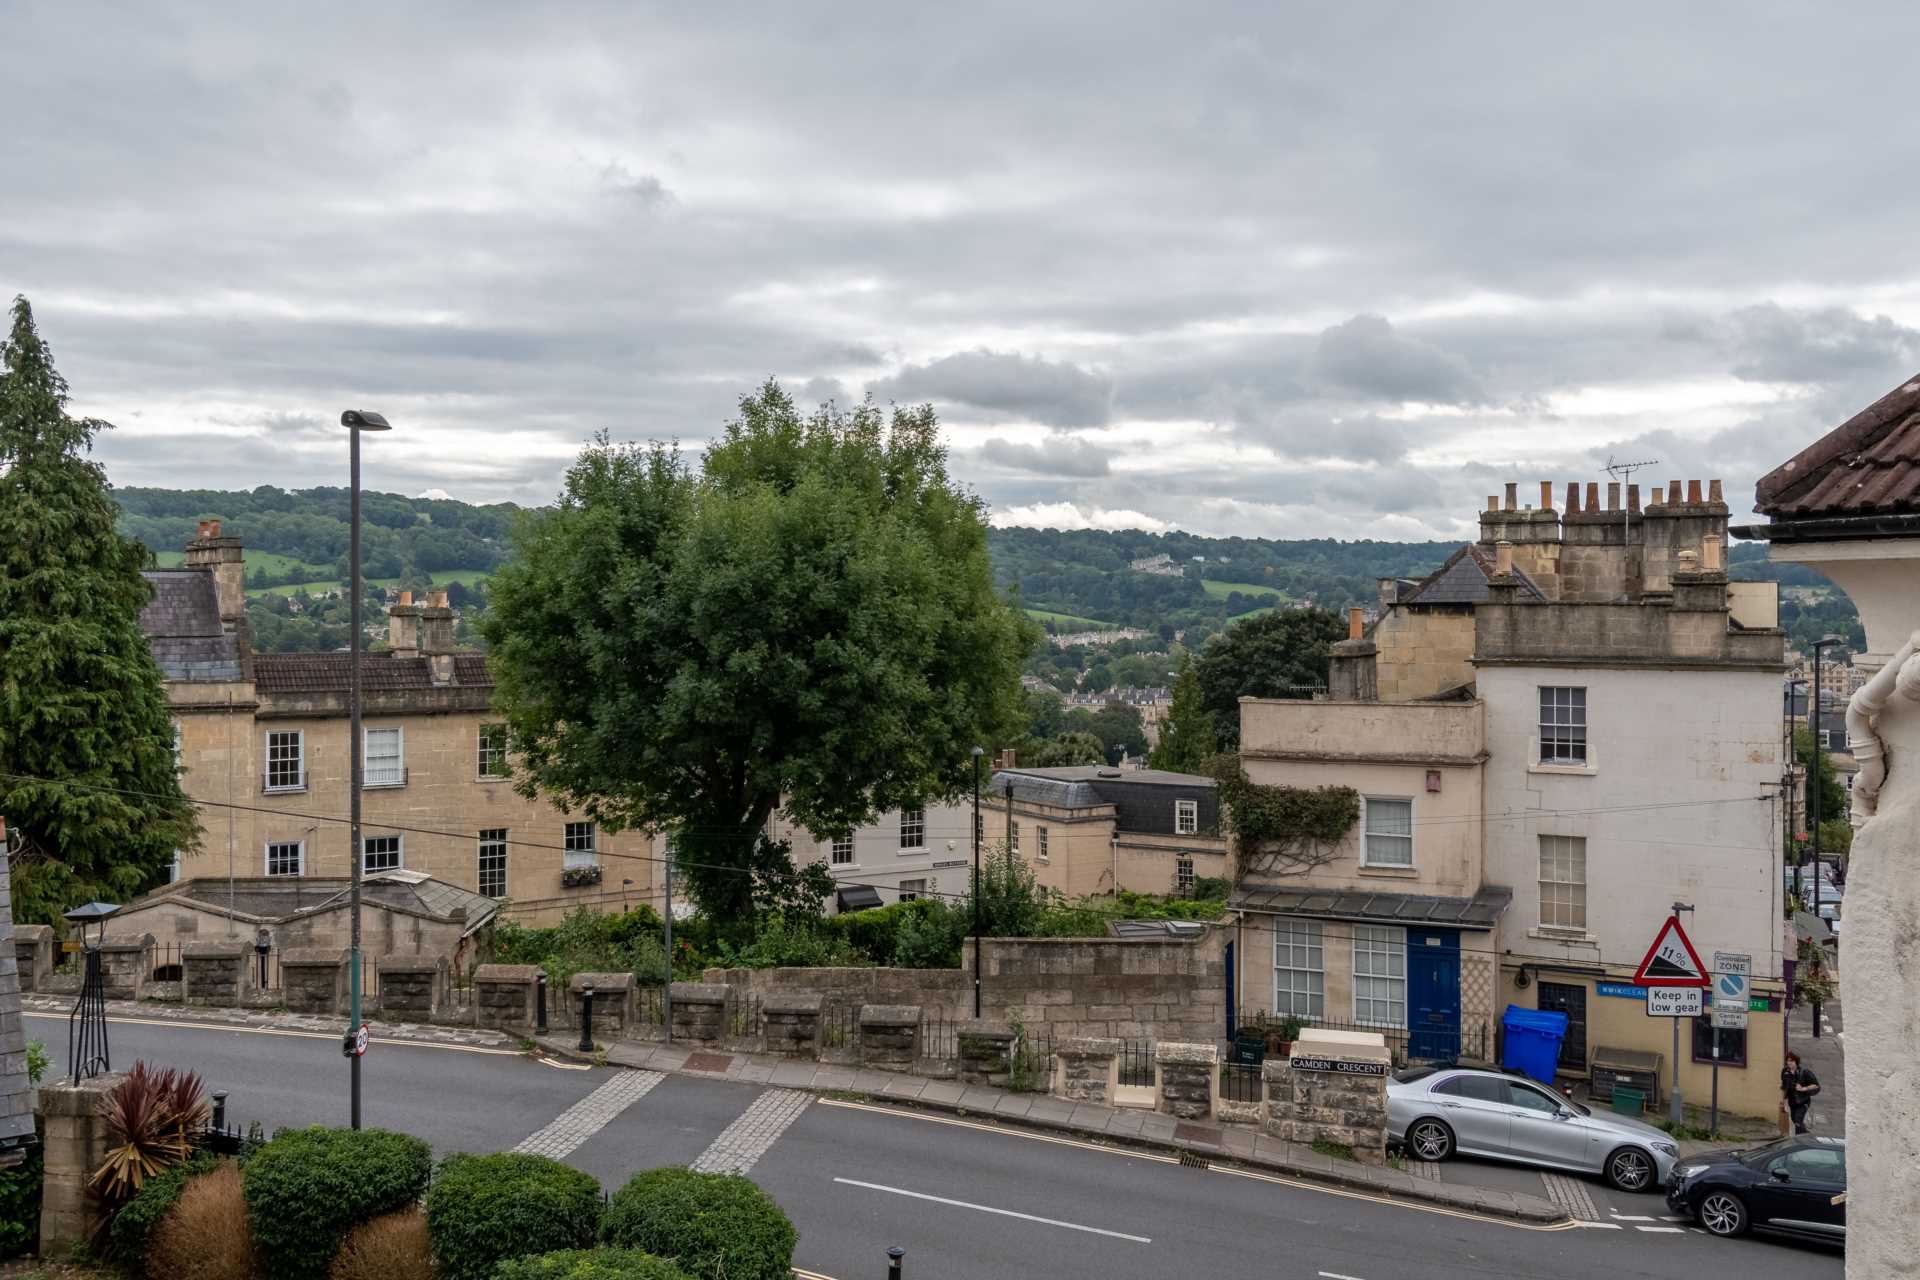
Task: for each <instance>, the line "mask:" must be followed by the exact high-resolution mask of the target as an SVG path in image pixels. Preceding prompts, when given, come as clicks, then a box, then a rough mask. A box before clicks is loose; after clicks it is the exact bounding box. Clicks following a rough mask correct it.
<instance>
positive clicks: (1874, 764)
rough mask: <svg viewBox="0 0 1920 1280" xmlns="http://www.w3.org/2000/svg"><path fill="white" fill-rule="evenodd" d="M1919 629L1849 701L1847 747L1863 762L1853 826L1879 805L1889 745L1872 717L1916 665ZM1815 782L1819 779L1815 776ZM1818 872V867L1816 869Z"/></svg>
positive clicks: (1917, 680) (1911, 681)
mask: <svg viewBox="0 0 1920 1280" xmlns="http://www.w3.org/2000/svg"><path fill="white" fill-rule="evenodd" d="M1916 648H1920V631H1916V632H1914V633H1913V634H1912V635H1911V636H1909V637H1908V638H1907V642H1906V643H1905V644H1904V645H1902V646H1900V651H1899V652H1898V653H1896V654H1894V655H1893V657H1892V658H1891V659H1889V660H1888V662H1887V665H1886V666H1884V667H1881V668H1880V669H1879V670H1878V671H1876V672H1874V673H1873V679H1871V680H1869V681H1867V682H1866V683H1865V684H1863V685H1861V686H1860V688H1859V690H1858V691H1857V692H1856V693H1855V694H1854V695H1853V697H1851V698H1849V699H1848V700H1847V747H1848V749H1849V750H1851V751H1852V752H1853V758H1854V759H1855V760H1858V761H1859V762H1860V773H1859V776H1858V777H1856V778H1855V779H1854V780H1853V817H1854V825H1855V826H1858V825H1860V823H1861V821H1863V820H1865V819H1867V818H1871V817H1872V816H1873V815H1874V811H1875V809H1876V808H1877V807H1878V802H1879V799H1880V788H1881V787H1882V786H1883V785H1885V783H1886V780H1887V744H1886V743H1884V742H1882V741H1881V740H1880V735H1879V734H1877V733H1875V732H1874V729H1873V718H1874V717H1875V716H1877V715H1879V714H1880V709H1881V708H1882V707H1884V706H1886V705H1887V699H1889V698H1891V697H1892V696H1893V694H1894V692H1895V689H1896V687H1897V686H1898V685H1899V683H1900V681H1901V678H1902V676H1903V674H1904V672H1905V669H1906V668H1907V667H1908V666H1913V665H1914V663H1913V661H1912V660H1913V657H1914V652H1915V649H1916ZM1906 680H1907V683H1908V685H1909V686H1912V685H1920V669H1916V671H1915V672H1914V674H1913V675H1912V676H1908V677H1906ZM1815 782H1816V784H1817V783H1818V779H1817V778H1816V779H1815ZM1816 871H1817V868H1816Z"/></svg>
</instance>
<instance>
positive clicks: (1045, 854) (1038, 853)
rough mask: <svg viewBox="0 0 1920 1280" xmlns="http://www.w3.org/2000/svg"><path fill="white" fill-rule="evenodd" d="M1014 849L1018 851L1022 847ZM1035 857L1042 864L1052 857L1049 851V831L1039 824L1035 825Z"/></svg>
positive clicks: (1016, 846)
mask: <svg viewBox="0 0 1920 1280" xmlns="http://www.w3.org/2000/svg"><path fill="white" fill-rule="evenodd" d="M1014 847H1015V848H1016V849H1017V848H1019V847H1020V846H1018V845H1015V846H1014ZM1033 856H1034V858H1035V859H1037V860H1038V861H1040V862H1046V861H1049V860H1050V858H1051V857H1052V854H1051V853H1050V851H1049V850H1048V849H1047V829H1046V827H1044V826H1042V825H1041V824H1040V823H1037V822H1036V823H1034V824H1033Z"/></svg>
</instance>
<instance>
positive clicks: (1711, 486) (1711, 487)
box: [1707, 480, 1727, 502]
mask: <svg viewBox="0 0 1920 1280" xmlns="http://www.w3.org/2000/svg"><path fill="white" fill-rule="evenodd" d="M1726 500H1727V499H1726V495H1725V494H1723V493H1722V492H1721V491H1720V482H1719V481H1718V480H1709V481H1707V501H1708V502H1725V501H1726Z"/></svg>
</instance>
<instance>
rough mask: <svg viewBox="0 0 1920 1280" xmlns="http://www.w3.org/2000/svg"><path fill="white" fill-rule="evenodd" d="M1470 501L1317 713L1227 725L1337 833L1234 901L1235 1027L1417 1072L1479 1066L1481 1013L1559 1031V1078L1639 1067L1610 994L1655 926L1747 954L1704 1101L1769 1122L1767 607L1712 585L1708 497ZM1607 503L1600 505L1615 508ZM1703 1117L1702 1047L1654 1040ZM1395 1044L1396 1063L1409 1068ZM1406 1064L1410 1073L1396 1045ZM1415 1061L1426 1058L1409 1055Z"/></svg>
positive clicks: (1772, 887) (1778, 760)
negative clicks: (1256, 1022) (1751, 1001)
mask: <svg viewBox="0 0 1920 1280" xmlns="http://www.w3.org/2000/svg"><path fill="white" fill-rule="evenodd" d="M1580 488H1581V487H1580V486H1578V485H1570V486H1568V488H1567V491H1566V498H1565V501H1564V503H1562V504H1560V505H1558V506H1556V505H1555V503H1554V497H1555V495H1554V494H1553V492H1552V487H1551V486H1550V485H1542V486H1541V502H1540V506H1539V507H1537V508H1533V507H1522V506H1520V504H1519V502H1518V494H1517V486H1516V485H1508V486H1507V491H1506V495H1505V499H1504V501H1503V500H1501V499H1500V498H1497V497H1496V498H1491V499H1489V500H1488V506H1487V510H1486V511H1485V512H1484V513H1483V514H1482V516H1481V520H1480V523H1481V532H1480V537H1479V539H1478V541H1477V542H1476V543H1475V544H1473V545H1471V546H1469V547H1465V548H1462V549H1461V550H1460V551H1459V552H1457V553H1456V554H1455V555H1454V556H1453V557H1451V558H1450V559H1449V560H1448V561H1447V562H1446V564H1444V565H1443V566H1442V567H1441V568H1440V569H1439V570H1437V571H1436V572H1435V573H1433V574H1431V575H1429V576H1428V577H1427V578H1425V579H1422V580H1421V581H1419V582H1413V583H1402V582H1392V583H1386V584H1383V585H1382V593H1381V604H1380V616H1379V618H1378V620H1377V621H1376V622H1375V623H1374V624H1373V626H1372V627H1371V628H1370V629H1368V628H1365V627H1364V626H1363V625H1361V619H1360V618H1359V617H1355V618H1353V619H1352V627H1351V631H1350V637H1349V639H1348V640H1346V641H1344V642H1342V643H1340V644H1338V645H1335V646H1334V648H1333V651H1332V654H1331V661H1330V674H1329V690H1330V695H1329V697H1328V698H1327V699H1325V700H1323V701H1316V702H1292V703H1287V702H1267V701H1259V700H1247V701H1245V702H1243V704H1242V716H1241V725H1242V728H1241V740H1242V753H1243V761H1244V763H1245V766H1246V769H1247V772H1248V774H1249V776H1250V777H1251V778H1252V779H1253V780H1254V781H1256V782H1262V783H1287V784H1292V785H1326V784H1343V785H1348V786H1352V787H1353V788H1355V789H1356V790H1357V791H1359V792H1360V794H1361V797H1362V801H1361V817H1360V820H1359V822H1358V823H1357V824H1356V825H1355V828H1354V830H1353V832H1352V833H1351V834H1350V835H1349V836H1348V838H1347V839H1346V840H1345V841H1343V842H1342V843H1340V844H1339V845H1338V846H1337V847H1336V848H1333V849H1331V850H1326V851H1322V853H1323V855H1324V856H1322V857H1321V858H1320V859H1319V860H1317V861H1314V862H1313V863H1312V865H1310V866H1305V867H1302V866H1300V865H1294V866H1290V867H1278V868H1271V869H1269V872H1268V873H1267V874H1256V875H1253V876H1250V877H1249V878H1248V879H1246V880H1243V881H1242V882H1241V883H1240V884H1239V885H1238V886H1237V887H1236V895H1235V899H1234V901H1235V903H1236V905H1238V906H1240V907H1241V908H1242V910H1243V912H1245V913H1246V914H1245V920H1246V922H1247V924H1246V926H1244V930H1245V932H1244V934H1243V939H1242V945H1241V948H1240V954H1239V958H1238V966H1237V967H1238V971H1239V976H1240V984H1241V1007H1242V1008H1245V1009H1252V1008H1261V1009H1267V1010H1277V1011H1278V1012H1281V1013H1293V1014H1297V1015H1301V1016H1305V1017H1309V1018H1312V1019H1319V1020H1324V1021H1329V1022H1351V1023H1357V1024H1362V1025H1367V1026H1372V1027H1384V1028H1385V1029H1387V1030H1388V1031H1389V1032H1390V1033H1393V1032H1398V1033H1404V1035H1401V1036H1390V1038H1394V1039H1396V1041H1397V1042H1398V1043H1400V1044H1401V1045H1402V1047H1403V1049H1405V1050H1409V1051H1411V1052H1412V1053H1413V1054H1414V1056H1428V1055H1435V1051H1437V1050H1441V1049H1444V1048H1445V1047H1446V1045H1447V1044H1448V1043H1449V1042H1450V1041H1454V1040H1455V1038H1456V1037H1457V1041H1458V1045H1459V1052H1460V1053H1461V1055H1462V1056H1469V1057H1470V1056H1475V1054H1476V1052H1478V1053H1491V1052H1492V1051H1493V1048H1494V1044H1493V1038H1494V1035H1493V1031H1492V1029H1491V1027H1490V1026H1489V1025H1488V1024H1489V1022H1490V1021H1491V1020H1493V1019H1496V1018H1497V1016H1498V1012H1499V1011H1500V1010H1501V1009H1503V1008H1504V1007H1505V1006H1506V1005H1507V1004H1509V1003H1514V1004H1520V1005H1523V1006H1529V1007H1538V1008H1550V1009H1559V1010H1561V1011H1564V1012H1565V1013H1567V1015H1568V1018H1569V1022H1570V1031H1569V1035H1568V1037H1567V1039H1566V1041H1565V1043H1564V1045H1563V1050H1562V1055H1561V1061H1560V1068H1561V1071H1562V1072H1563V1074H1564V1075H1566V1076H1567V1077H1569V1078H1572V1079H1580V1078H1583V1077H1585V1076H1586V1075H1587V1074H1588V1072H1589V1068H1590V1067H1591V1066H1592V1063H1593V1061H1594V1058H1595V1056H1596V1055H1597V1054H1598V1053H1600V1052H1601V1051H1602V1050H1605V1049H1630V1050H1641V1051H1648V1052H1654V1053H1657V1054H1659V1055H1660V1056H1661V1057H1662V1059H1663V1060H1664V1061H1665V1070H1664V1071H1663V1086H1662V1088H1663V1096H1664V1090H1665V1088H1666V1085H1667V1082H1669V1081H1670V1080H1671V1079H1672V1074H1673V1062H1672V1058H1673V1056H1674V1055H1673V1041H1672V1030H1673V1028H1672V1027H1671V1025H1670V1024H1669V1023H1668V1022H1667V1021H1666V1020H1656V1019H1651V1018H1648V1017H1647V1016H1646V1015H1645V1010H1644V1001H1645V991H1644V989H1642V988H1639V987H1636V986H1634V985H1633V984H1632V982H1631V977H1632V975H1633V973H1634V971H1635V969H1636V968H1637V966H1638V963H1639V961H1640V960H1641V958H1642V956H1643V955H1644V954H1645V952H1646V950H1647V948H1648V946H1649V945H1650V944H1651V942H1652V940H1653V938H1654V935H1655V933H1656V932H1657V931H1658V929H1659V927H1660V924H1661V922H1662V921H1663V920H1664V919H1665V918H1666V916H1667V915H1668V913H1669V911H1670V909H1671V907H1672V904H1673V903H1675V902H1684V903H1686V904H1688V905H1690V906H1691V907H1692V908H1693V914H1692V915H1690V916H1688V917H1687V918H1686V919H1685V924H1686V926H1687V928H1688V930H1689V932H1690V933H1691V934H1692V936H1693V938H1694V939H1695V941H1696V942H1697V943H1698V945H1699V946H1700V947H1701V948H1702V949H1703V950H1705V951H1709V952H1710V951H1712V950H1716V949H1717V950H1724V951H1731V952H1742V953H1746V954H1749V955H1751V956H1752V958H1753V973H1754V975H1755V981H1754V992H1755V996H1756V1001H1755V1003H1756V1004H1757V1005H1758V1006H1759V1007H1758V1008H1756V1009H1755V1010H1754V1011H1753V1012H1752V1013H1751V1014H1750V1026H1749V1029H1748V1030H1747V1031H1746V1032H1745V1033H1740V1032H1733V1031H1728V1032H1725V1033H1723V1039H1722V1057H1721V1072H1720V1093H1721V1100H1722V1103H1723V1105H1727V1106H1730V1107H1732V1108H1733V1109H1735V1110H1739V1111H1744V1112H1747V1113H1750V1114H1768V1113H1770V1112H1771V1110H1772V1108H1773V1106H1774V1103H1775V1101H1776V1097H1777V1090H1778V1082H1777V1079H1776V1072H1777V1069H1778V1066H1779V1057H1780V1049H1779V1046H1780V1043H1781V1037H1780V1020H1781V1017H1782V1013H1781V1011H1780V998H1781V995H1782V993H1783V991H1784V987H1783V985H1782V977H1783V972H1784V971H1783V962H1784V961H1785V960H1786V959H1788V957H1787V956H1785V955H1784V954H1783V951H1782V942H1781V929H1780V924H1779V921H1780V918H1781V910H1782V906H1783V903H1782V900H1781V899H1782V893H1783V890H1782V887H1781V886H1782V876H1781V871H1780V866H1781V848H1780V841H1779V838H1778V830H1779V828H1778V823H1779V822H1780V821H1781V816H1782V815H1781V810H1780V808H1779V803H1780V802H1779V798H1778V796H1779V792H1780V784H1781V778H1782V773H1783V769H1784V767H1785V766H1784V762H1783V760H1782V756H1781V730H1780V718H1781V705H1780V692H1779V690H1780V680H1781V674H1782V670H1783V666H1784V663H1783V649H1784V639H1783V636H1782V633H1781V632H1780V630H1779V629H1778V625H1777V624H1778V616H1777V606H1776V603H1775V598H1774V584H1771V583H1730V582H1729V581H1728V580H1727V575H1726V572H1725V569H1724V565H1725V563H1726V560H1725V551H1726V537H1727V506H1726V503H1725V502H1724V501H1723V500H1722V498H1721V494H1720V486H1719V483H1718V482H1717V481H1716V482H1714V483H1713V484H1712V485H1711V486H1709V487H1708V489H1707V491H1706V492H1704V493H1703V492H1702V486H1701V484H1700V482H1698V481H1693V482H1691V483H1689V484H1687V485H1686V486H1684V488H1683V486H1682V485H1681V484H1680V482H1678V481H1675V482H1673V483H1672V484H1671V485H1670V486H1669V487H1668V488H1667V489H1666V491H1665V492H1664V493H1662V492H1661V491H1660V490H1658V489H1656V490H1655V491H1654V493H1653V496H1652V497H1653V500H1652V501H1650V502H1649V503H1647V504H1646V505H1645V506H1644V507H1643V506H1642V504H1641V502H1640V494H1639V488H1638V486H1627V487H1626V490H1625V493H1624V495H1623V493H1622V487H1621V486H1620V485H1617V484H1611V485H1608V486H1607V495H1606V501H1605V504H1604V505H1602V502H1601V500H1600V493H1599V486H1598V485H1594V484H1589V485H1586V486H1585V490H1586V492H1585V495H1584V501H1583V500H1582V494H1581V492H1580ZM1623 496H1624V501H1623V500H1622V499H1623ZM1681 1030H1682V1034H1681V1036H1680V1038H1679V1045H1680V1049H1679V1055H1678V1056H1679V1059H1680V1061H1679V1076H1680V1083H1681V1087H1682V1089H1683V1091H1684V1092H1685V1094H1686V1095H1687V1096H1688V1097H1690V1098H1694V1099H1701V1098H1704V1097H1705V1096H1706V1093H1707V1091H1708V1088H1709V1075H1710V1071H1711V1065H1710V1064H1711V1048H1712V1040H1711V1030H1710V1028H1709V1027H1708V1025H1707V1022H1706V1020H1704V1019H1702V1020H1701V1021H1699V1022H1698V1023H1694V1024H1690V1025H1686V1026H1684V1027H1682V1028H1681ZM1409 1042H1411V1043H1409ZM1423 1048H1424V1049H1425V1050H1426V1051H1427V1054H1426V1055H1422V1054H1421V1053H1420V1050H1422V1049H1423ZM1435 1056H1438V1055H1435Z"/></svg>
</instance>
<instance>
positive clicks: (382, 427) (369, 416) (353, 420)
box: [340, 409, 393, 431]
mask: <svg viewBox="0 0 1920 1280" xmlns="http://www.w3.org/2000/svg"><path fill="white" fill-rule="evenodd" d="M340 425H341V426H343V427H346V428H348V429H350V430H353V431H391V430H393V427H392V425H391V424H389V423H388V422H387V420H386V419H385V418H383V417H381V416H380V415H379V414H377V413H375V412H374V411H373V410H371V409H349V410H347V411H346V412H345V413H343V414H341V415H340Z"/></svg>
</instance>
